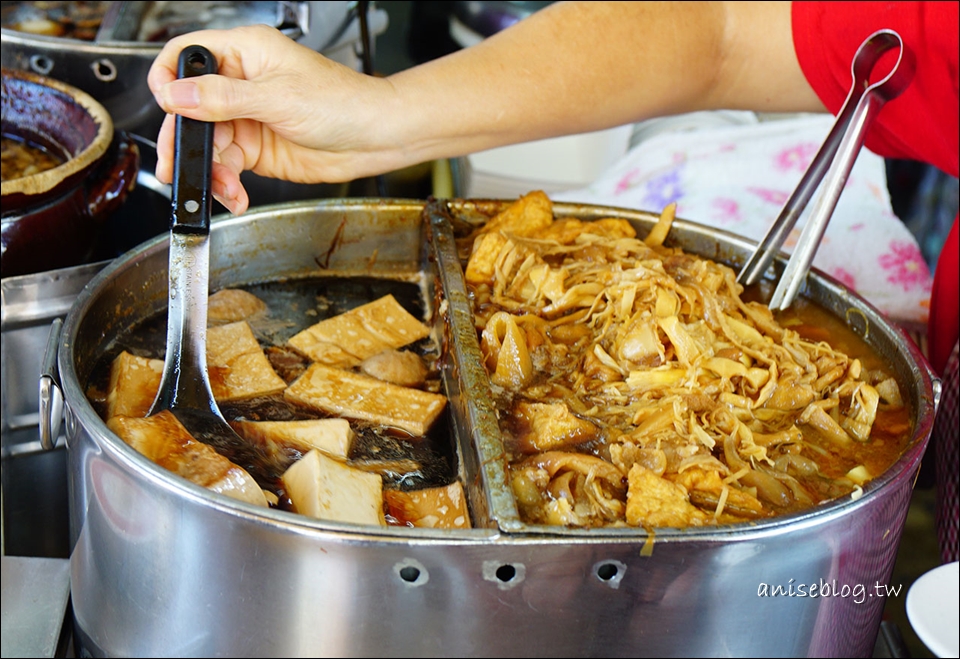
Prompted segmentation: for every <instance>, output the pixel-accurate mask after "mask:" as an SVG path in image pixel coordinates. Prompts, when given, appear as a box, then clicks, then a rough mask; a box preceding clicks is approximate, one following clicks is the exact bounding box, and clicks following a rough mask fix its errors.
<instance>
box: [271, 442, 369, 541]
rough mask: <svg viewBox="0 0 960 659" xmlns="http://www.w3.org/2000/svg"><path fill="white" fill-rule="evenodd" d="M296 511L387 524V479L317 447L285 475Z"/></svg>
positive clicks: (312, 515)
mask: <svg viewBox="0 0 960 659" xmlns="http://www.w3.org/2000/svg"><path fill="white" fill-rule="evenodd" d="M283 484H284V486H285V487H286V489H287V494H289V495H290V500H291V501H292V502H293V505H294V507H295V508H296V511H297V512H298V513H300V514H301V515H308V516H310V517H316V518H318V519H327V520H331V521H336V522H352V523H354V524H376V525H383V524H384V518H383V481H382V480H381V478H380V477H379V476H377V475H376V474H370V473H367V472H365V471H360V470H359V469H354V468H353V467H350V466H348V465H346V464H344V463H342V462H340V461H338V460H334V459H333V458H329V457H327V456H326V455H324V454H323V453H322V452H321V451H318V450H316V449H314V450H312V451H310V452H309V453H307V454H306V455H304V456H303V457H302V458H300V459H299V460H297V461H296V462H294V463H293V465H291V466H290V468H289V469H287V470H286V471H285V472H284V474H283Z"/></svg>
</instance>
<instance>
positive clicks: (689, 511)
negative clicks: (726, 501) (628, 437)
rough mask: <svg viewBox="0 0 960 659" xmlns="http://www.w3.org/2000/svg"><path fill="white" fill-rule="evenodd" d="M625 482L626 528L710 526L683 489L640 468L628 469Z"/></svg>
mask: <svg viewBox="0 0 960 659" xmlns="http://www.w3.org/2000/svg"><path fill="white" fill-rule="evenodd" d="M627 479H628V485H627V510H626V520H627V524H631V525H633V526H640V525H643V524H646V525H649V526H652V527H656V526H671V527H679V528H683V527H687V526H703V525H704V524H706V523H708V522H710V520H711V516H709V515H708V514H707V513H705V512H703V511H702V510H700V509H699V508H697V507H696V506H694V505H693V504H692V503H690V501H689V499H688V497H687V491H686V489H684V488H683V486H681V485H678V484H676V483H673V482H671V481H668V480H667V479H665V478H661V477H660V476H658V475H657V474H656V473H654V472H653V471H651V470H649V469H647V468H646V467H644V466H642V465H641V464H639V463H635V464H634V465H633V466H632V467H630V473H629V474H627Z"/></svg>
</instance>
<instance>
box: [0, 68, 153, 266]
mask: <svg viewBox="0 0 960 659" xmlns="http://www.w3.org/2000/svg"><path fill="white" fill-rule="evenodd" d="M2 132H3V134H4V135H9V136H14V137H18V138H21V139H25V140H27V141H29V142H33V143H36V144H38V145H40V146H42V147H44V148H46V149H47V150H49V151H50V152H52V153H55V154H58V155H60V156H62V157H63V158H65V162H64V163H63V164H61V165H59V166H57V167H54V168H53V169H48V170H46V171H42V172H39V173H36V174H32V175H29V176H24V177H21V178H17V179H12V180H10V181H3V183H2V207H3V210H2V220H0V222H2V259H0V261H2V268H0V269H2V277H10V276H15V275H24V274H31V273H35V272H43V271H46V270H53V269H57V268H65V267H69V266H74V265H78V264H80V263H84V262H85V261H86V260H87V259H88V258H89V257H90V256H91V255H92V254H93V252H94V249H95V247H96V245H97V242H98V240H99V239H100V237H101V234H102V228H103V225H104V223H105V221H106V219H107V218H108V217H109V216H110V215H111V214H112V213H113V212H114V211H116V210H117V209H118V208H119V207H120V206H121V205H122V204H123V202H124V200H125V199H126V197H127V194H128V193H129V192H130V191H131V190H133V188H134V187H135V186H136V181H137V172H138V170H139V166H140V152H139V149H138V147H137V144H136V142H135V141H134V140H133V139H132V138H131V136H129V135H127V134H126V133H123V132H119V131H118V132H115V131H114V128H113V121H112V119H111V117H110V114H109V113H108V112H107V111H106V109H105V108H104V107H103V106H102V105H100V103H98V102H97V101H96V100H94V99H93V97H91V96H89V95H88V94H86V93H85V92H83V91H80V90H79V89H77V88H75V87H72V86H70V85H67V84H65V83H62V82H60V81H58V80H54V79H52V78H47V77H43V76H39V75H36V74H33V73H30V72H26V71H15V70H10V69H3V120H2Z"/></svg>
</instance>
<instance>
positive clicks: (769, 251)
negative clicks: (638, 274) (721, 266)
mask: <svg viewBox="0 0 960 659" xmlns="http://www.w3.org/2000/svg"><path fill="white" fill-rule="evenodd" d="M891 48H899V51H900V52H899V56H898V57H897V61H896V63H894V65H893V68H892V69H891V70H890V73H888V74H887V75H886V76H885V77H884V78H883V79H881V80H879V81H878V82H875V83H873V84H870V74H871V73H872V71H873V67H874V66H875V65H876V63H877V62H878V61H879V60H880V57H881V55H883V54H884V53H885V52H887V51H888V50H890V49H891ZM915 69H916V61H915V59H914V56H913V53H912V51H911V50H910V49H909V48H907V46H906V45H905V44H904V43H903V39H901V38H900V35H899V34H897V33H896V32H894V31H893V30H880V31H878V32H874V33H873V34H872V35H870V36H869V37H867V39H866V40H865V41H864V42H863V43H862V44H861V45H860V48H858V49H857V53H856V55H854V58H853V65H852V66H851V74H852V76H853V84H852V86H851V88H850V93H849V94H848V95H847V100H846V101H844V104H843V108H842V109H841V110H840V113H839V114H838V115H837V120H836V122H835V123H834V124H833V128H831V129H830V133H829V134H828V135H827V138H826V140H825V141H824V143H823V146H821V147H820V150H819V151H818V152H817V155H816V156H815V157H814V159H813V162H811V163H810V167H809V168H807V171H806V172H805V173H804V175H803V178H802V179H800V183H799V184H798V185H797V188H796V189H795V190H794V191H793V194H791V195H790V198H789V199H787V202H786V204H784V206H783V209H782V210H781V211H780V215H779V216H778V217H777V219H776V220H775V221H774V223H773V224H772V225H771V227H770V229H769V230H768V231H767V234H766V235H765V236H764V237H763V240H762V241H761V242H760V244H759V245H758V246H757V248H756V250H754V252H753V254H752V255H751V256H750V258H749V259H748V260H747V262H746V263H745V264H744V266H743V268H742V269H741V270H740V274H739V275H738V277H737V281H739V282H740V283H741V284H743V285H745V286H746V285H749V284H753V283H754V282H756V281H757V279H758V278H759V277H760V276H761V275H762V274H763V272H764V271H765V270H766V269H767V267H768V266H769V265H770V262H771V261H772V260H773V258H774V256H776V253H777V251H778V250H779V249H780V246H781V245H783V242H784V240H786V238H787V235H789V233H790V230H791V229H792V228H793V226H794V225H795V224H796V223H797V220H798V219H800V216H801V214H802V213H803V211H804V209H805V208H806V206H807V204H808V203H809V201H810V198H811V197H812V196H813V193H814V192H815V191H816V190H817V186H818V185H819V184H820V182H821V181H823V180H824V179H826V181H825V183H824V186H823V188H822V189H821V191H820V195H819V196H818V197H817V199H816V201H815V203H814V205H813V207H812V210H811V211H810V217H809V218H808V220H807V223H806V225H805V226H804V227H803V231H802V232H801V234H800V239H799V240H798V241H797V246H796V248H795V249H794V250H793V254H792V255H791V257H790V260H789V261H788V262H787V266H786V268H785V269H784V271H783V274H782V275H781V277H780V282H779V283H778V284H777V288H776V290H775V291H774V293H773V297H772V298H771V299H770V303H769V306H770V308H771V309H774V310H783V309H786V308H787V307H789V306H790V304H791V303H792V302H793V299H794V297H795V296H796V294H797V291H798V290H799V289H800V286H801V285H802V284H803V282H804V281H805V280H806V277H807V271H808V270H809V269H810V264H811V263H812V262H813V256H814V254H816V252H817V248H818V247H819V246H820V240H821V239H822V238H823V233H824V231H825V230H826V228H827V222H829V221H830V216H831V215H833V211H834V209H835V208H836V206H837V200H838V199H839V198H840V193H841V192H843V187H844V185H845V184H846V182H847V177H848V176H849V175H850V170H851V169H853V163H854V162H855V161H856V159H857V155H858V154H859V152H860V147H862V146H863V141H864V137H865V135H866V132H867V129H868V128H869V127H870V124H871V122H872V121H873V119H874V118H875V117H876V115H877V113H878V112H879V111H880V108H882V107H883V104H884V103H886V102H887V101H889V100H892V99H894V98H896V97H897V96H899V95H900V94H901V93H902V92H903V90H904V89H906V88H907V86H908V85H909V84H910V82H911V81H912V80H913V73H914V70H915Z"/></svg>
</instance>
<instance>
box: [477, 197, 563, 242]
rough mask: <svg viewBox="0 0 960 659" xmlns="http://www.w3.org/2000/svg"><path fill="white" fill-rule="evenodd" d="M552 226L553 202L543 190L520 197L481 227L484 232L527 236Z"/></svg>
mask: <svg viewBox="0 0 960 659" xmlns="http://www.w3.org/2000/svg"><path fill="white" fill-rule="evenodd" d="M551 224H553V202H552V201H550V197H548V196H547V194H546V193H545V192H544V191H543V190H534V191H532V192H529V193H527V194H525V195H522V196H521V197H520V198H519V199H518V200H517V201H515V202H513V203H512V204H510V205H509V206H507V207H506V208H505V209H503V210H502V211H501V212H500V213H499V214H497V215H496V216H495V217H493V218H492V219H491V220H490V221H489V222H487V224H486V225H485V226H484V227H483V230H484V231H502V232H504V233H512V234H515V235H518V236H529V235H532V234H534V233H537V232H538V231H540V230H542V229H545V228H547V227H549V226H550V225H551Z"/></svg>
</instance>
